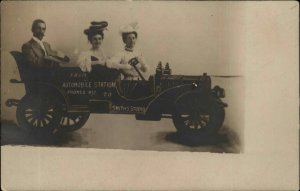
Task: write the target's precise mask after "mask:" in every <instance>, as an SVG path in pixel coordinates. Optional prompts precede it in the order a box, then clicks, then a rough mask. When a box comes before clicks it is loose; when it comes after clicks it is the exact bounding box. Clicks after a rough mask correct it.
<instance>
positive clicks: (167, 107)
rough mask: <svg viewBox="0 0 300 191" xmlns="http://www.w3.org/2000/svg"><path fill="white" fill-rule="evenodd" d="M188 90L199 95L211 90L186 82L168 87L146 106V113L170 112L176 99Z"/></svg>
mask: <svg viewBox="0 0 300 191" xmlns="http://www.w3.org/2000/svg"><path fill="white" fill-rule="evenodd" d="M187 92H194V93H197V94H199V95H206V94H208V93H205V92H209V91H205V90H203V88H201V87H195V86H193V84H184V85H179V86H175V87H172V88H168V89H166V90H163V91H162V92H160V93H159V94H158V95H157V96H156V97H155V98H154V99H153V100H152V101H151V102H150V103H149V104H148V106H147V107H146V110H145V115H154V114H159V115H160V114H162V113H163V112H167V113H169V112H170V111H171V110H172V108H173V105H174V103H175V101H176V99H177V98H178V97H179V96H180V95H182V94H185V93H187Z"/></svg>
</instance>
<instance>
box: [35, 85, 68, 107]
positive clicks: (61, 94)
mask: <svg viewBox="0 0 300 191" xmlns="http://www.w3.org/2000/svg"><path fill="white" fill-rule="evenodd" d="M34 86H36V87H37V88H38V90H39V92H40V91H41V93H42V94H45V95H47V94H50V95H54V96H57V98H58V99H61V100H62V101H63V102H64V103H65V104H66V106H67V110H69V108H71V102H70V99H69V98H68V96H67V94H66V92H65V91H64V90H63V89H62V88H60V87H57V86H55V85H53V84H50V83H47V82H35V83H34Z"/></svg>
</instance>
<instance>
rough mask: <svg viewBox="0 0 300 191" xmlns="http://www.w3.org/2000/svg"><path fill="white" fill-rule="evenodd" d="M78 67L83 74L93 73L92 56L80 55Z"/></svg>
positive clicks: (84, 53) (87, 54) (83, 53)
mask: <svg viewBox="0 0 300 191" xmlns="http://www.w3.org/2000/svg"><path fill="white" fill-rule="evenodd" d="M77 63H78V66H79V67H80V69H81V71H83V72H91V70H92V66H91V55H90V54H89V53H88V52H82V53H80V55H79V57H78V60H77Z"/></svg>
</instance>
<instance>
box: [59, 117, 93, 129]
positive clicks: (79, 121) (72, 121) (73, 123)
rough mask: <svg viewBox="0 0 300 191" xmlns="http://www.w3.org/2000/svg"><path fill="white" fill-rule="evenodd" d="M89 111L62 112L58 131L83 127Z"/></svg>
mask: <svg viewBox="0 0 300 191" xmlns="http://www.w3.org/2000/svg"><path fill="white" fill-rule="evenodd" d="M89 116H90V113H75V112H74V113H72V112H64V113H63V115H62V118H61V120H60V126H59V131H61V132H70V131H75V130H78V129H80V128H81V127H83V125H84V124H85V123H86V122H87V120H88V119H89Z"/></svg>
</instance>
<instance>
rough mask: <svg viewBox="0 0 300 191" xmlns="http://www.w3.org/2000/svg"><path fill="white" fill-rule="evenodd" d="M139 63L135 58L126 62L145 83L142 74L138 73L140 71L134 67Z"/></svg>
mask: <svg viewBox="0 0 300 191" xmlns="http://www.w3.org/2000/svg"><path fill="white" fill-rule="evenodd" d="M138 63H139V61H138V59H137V57H134V58H131V59H130V60H129V61H128V64H129V65H131V66H132V67H133V68H134V69H135V71H136V72H137V73H138V74H139V76H140V77H141V78H142V80H143V81H146V80H145V78H144V76H143V75H142V73H141V72H140V70H139V69H138V68H137V67H136V65H137V64H138Z"/></svg>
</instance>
